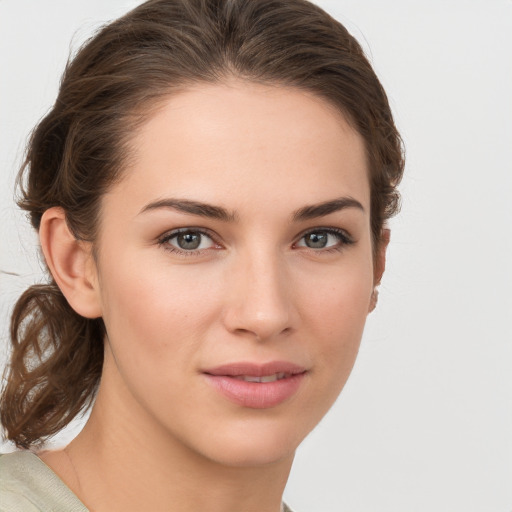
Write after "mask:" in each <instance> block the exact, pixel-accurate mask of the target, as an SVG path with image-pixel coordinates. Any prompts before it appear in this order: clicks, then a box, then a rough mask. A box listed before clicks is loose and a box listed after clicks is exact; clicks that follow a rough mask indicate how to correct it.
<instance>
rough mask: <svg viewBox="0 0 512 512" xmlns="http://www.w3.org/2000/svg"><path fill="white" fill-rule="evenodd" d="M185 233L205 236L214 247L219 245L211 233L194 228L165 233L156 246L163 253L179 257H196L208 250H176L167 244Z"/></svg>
mask: <svg viewBox="0 0 512 512" xmlns="http://www.w3.org/2000/svg"><path fill="white" fill-rule="evenodd" d="M185 233H191V234H199V235H202V236H206V237H208V238H210V239H211V240H212V242H213V244H214V245H217V246H219V245H220V244H219V243H218V242H217V241H216V239H215V236H214V235H213V233H211V232H210V231H208V230H205V229H203V228H194V227H191V228H179V229H175V230H173V231H171V232H170V233H167V234H165V235H163V236H162V237H161V238H159V239H158V245H159V246H160V247H162V248H163V249H164V250H165V251H169V252H172V253H175V254H178V255H180V256H197V255H199V254H201V253H203V252H204V251H208V250H210V248H208V249H195V250H190V251H186V250H182V249H178V248H177V247H174V246H173V245H171V244H170V243H168V242H169V241H170V240H172V239H173V238H176V237H177V236H178V235H180V234H185Z"/></svg>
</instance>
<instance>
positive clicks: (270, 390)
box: [203, 361, 306, 409]
mask: <svg viewBox="0 0 512 512" xmlns="http://www.w3.org/2000/svg"><path fill="white" fill-rule="evenodd" d="M203 374H204V375H205V377H206V378H207V381H208V383H209V384H211V385H212V386H213V387H215V388H216V390H217V391H219V392H220V393H221V394H223V395H224V396H225V397H226V398H227V399H228V400H230V401H231V402H234V403H236V404H238V405H241V406H243V407H250V408H252V409H267V408H270V407H275V406H277V405H279V404H281V403H282V402H284V401H285V400H287V399H288V398H290V397H292V396H293V395H294V394H295V393H296V392H297V391H298V389H299V387H300V385H301V383H302V380H303V378H304V376H305V374H306V370H305V368H303V367H301V366H298V365H295V364H293V363H289V362H286V361H273V362H270V363H265V364H255V363H249V362H239V363H230V364H225V365H222V366H217V367H215V368H210V369H208V370H204V371H203Z"/></svg>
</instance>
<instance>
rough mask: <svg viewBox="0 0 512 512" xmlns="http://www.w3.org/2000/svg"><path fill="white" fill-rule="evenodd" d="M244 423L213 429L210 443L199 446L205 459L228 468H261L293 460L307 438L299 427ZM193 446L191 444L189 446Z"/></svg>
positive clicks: (210, 434)
mask: <svg viewBox="0 0 512 512" xmlns="http://www.w3.org/2000/svg"><path fill="white" fill-rule="evenodd" d="M268 423H269V422H265V421H256V422H250V421H246V422H241V424H238V425H231V426H226V427H225V428H222V427H220V428H218V429H217V430H212V429H211V428H210V429H209V435H208V442H207V443H204V444H203V443H202V442H201V444H202V445H203V446H196V448H195V449H196V450H197V451H199V452H202V454H203V456H205V457H206V458H208V459H210V460H211V461H215V462H217V463H220V464H222V465H225V466H232V467H240V468H242V467H257V466H264V465H271V464H279V463H284V462H289V463H290V464H291V461H292V460H293V457H294V455H295V450H296V449H297V447H298V445H299V444H300V443H301V441H302V440H303V439H304V437H305V436H306V435H307V432H300V431H298V429H297V426H296V425H295V426H294V425H291V428H290V425H276V424H275V422H270V423H274V424H268ZM189 446H190V445H189Z"/></svg>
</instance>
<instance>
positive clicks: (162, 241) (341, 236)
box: [158, 227, 355, 256]
mask: <svg viewBox="0 0 512 512" xmlns="http://www.w3.org/2000/svg"><path fill="white" fill-rule="evenodd" d="M183 233H191V234H199V235H202V236H206V237H208V238H210V239H211V240H212V242H213V244H215V245H217V246H219V245H220V244H219V243H218V242H217V241H216V238H215V236H214V235H213V233H211V232H210V231H207V230H205V229H202V228H193V227H192V228H180V229H176V230H173V231H171V232H170V233H167V234H165V235H163V236H162V237H161V238H159V239H158V245H159V246H161V247H162V248H163V249H164V250H166V251H169V252H172V253H175V254H179V255H180V256H197V255H199V254H201V253H203V252H204V251H208V250H210V249H211V248H207V249H195V250H188V251H187V250H182V249H178V248H177V247H175V246H173V245H171V244H169V243H168V242H169V241H170V240H172V239H173V238H176V237H177V236H178V235H180V234H183ZM313 233H327V234H329V235H333V236H335V237H336V238H337V239H338V241H339V244H336V245H334V246H332V247H326V248H319V249H313V248H311V247H307V246H300V247H304V248H305V249H306V250H309V251H311V252H313V253H315V254H326V253H332V252H340V251H342V250H344V249H345V248H346V247H347V246H350V245H353V244H355V240H354V239H353V238H352V237H351V236H350V235H349V234H348V233H347V232H346V231H344V230H343V229H338V228H333V227H316V228H313V229H309V230H307V231H305V232H304V233H302V234H301V235H300V236H299V237H298V239H297V242H294V244H293V246H297V243H298V242H299V241H300V240H302V239H303V238H304V237H306V236H308V235H310V234H313Z"/></svg>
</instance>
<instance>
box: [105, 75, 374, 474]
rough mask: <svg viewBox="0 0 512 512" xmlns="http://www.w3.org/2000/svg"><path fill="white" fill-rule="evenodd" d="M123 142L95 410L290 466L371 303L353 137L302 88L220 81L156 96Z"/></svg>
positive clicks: (211, 452) (344, 367)
mask: <svg viewBox="0 0 512 512" xmlns="http://www.w3.org/2000/svg"><path fill="white" fill-rule="evenodd" d="M133 148H134V158H133V159H132V160H131V162H130V167H129V168H128V169H127V170H126V172H125V176H124V178H123V180H122V181H121V182H119V183H118V184H116V185H114V186H113V187H112V189H111V190H110V192H109V193H107V194H106V195H105V197H104V199H103V203H102V212H101V225H100V236H99V240H98V247H99V251H98V257H97V272H98V280H97V290H98V300H99V301H100V305H101V310H102V315H103V318H104V321H105V325H106V329H107V340H106V343H107V348H106V361H105V368H104V375H103V380H102V385H101V386H102V389H101V391H100V395H99V398H98V403H97V406H98V407H101V406H106V407H114V408H115V409H116V411H118V413H119V414H118V417H119V418H120V419H119V421H120V423H121V422H123V424H124V425H125V426H126V424H129V425H130V429H131V430H132V431H137V430H139V433H140V435H141V436H146V437H148V436H149V437H151V436H152V435H153V433H154V434H155V438H156V439H160V440H161V439H163V438H164V437H165V436H167V439H168V440H172V442H175V443H178V444H179V445H180V446H181V447H184V448H185V449H187V450H192V451H193V452H194V453H196V454H200V455H202V456H205V457H207V458H208V459H210V460H214V461H219V462H223V463H226V464H234V465H254V464H264V463H268V462H272V461H277V460H281V459H283V458H286V457H292V456H293V452H294V450H295V449H296V447H297V446H298V444H299V443H300V442H301V441H302V439H303V438H304V437H305V436H306V435H307V434H308V433H309V432H310V431H311V430H312V428H313V427H314V426H315V425H316V424H317V423H318V421H319V420H320V419H321V418H322V416H323V415H324V414H325V413H326V412H327V410H328V409H329V408H330V407H331V405H332V404H333V402H334V401H335V399H336V397H337V396H338V394H339V392H340V390H341V389H342V387H343V385H344V384H345V382H346V380H347V377H348V375H349V373H350V371H351V369H352V366H353V364H354V360H355V357H356V354H357V351H358V347H359V343H360V339H361V335H362V332H363V326H364V323H365V319H366V316H367V314H368V311H369V307H370V300H371V294H372V289H373V284H374V273H373V268H374V265H373V261H372V246H371V232H370V218H369V212H370V201H369V200H370V190H369V184H368V178H367V169H366V160H365V150H364V143H363V140H362V138H361V137H360V136H359V135H358V134H357V133H356V132H355V131H354V130H353V129H352V128H351V127H350V126H349V124H348V123H347V122H346V121H345V119H344V118H343V117H342V116H341V114H340V113H339V112H337V111H336V110H335V109H333V108H332V107H330V106H329V104H327V103H326V102H325V101H324V100H321V99H319V98H317V97H315V96H313V95H311V94H309V93H305V92H303V91H299V90H297V89H292V88H285V87H271V86H263V85H255V84H249V83H245V82H237V81H234V82H230V83H228V84H224V85H201V86H197V87H195V88H191V89H189V90H187V91H186V92H182V93H180V94H177V95H174V96H172V97H169V99H168V100H167V101H166V102H165V103H164V104H163V106H162V107H161V108H160V109H159V110H158V112H157V113H156V114H155V115H154V116H152V117H151V118H150V119H149V121H148V122H147V123H146V124H145V125H144V126H143V127H142V128H141V129H140V130H139V131H138V132H137V133H136V134H135V135H134V138H133ZM258 381H261V382H258ZM105 397H109V398H107V399H106V402H109V401H110V403H103V404H102V400H103V401H104V402H105ZM101 404H102V405H101ZM119 428H121V429H122V428H125V427H123V426H122V425H120V427H119ZM149 429H150V430H149ZM148 432H151V434H149V433H148ZM159 436H160V437H159ZM162 436H164V437H162Z"/></svg>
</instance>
